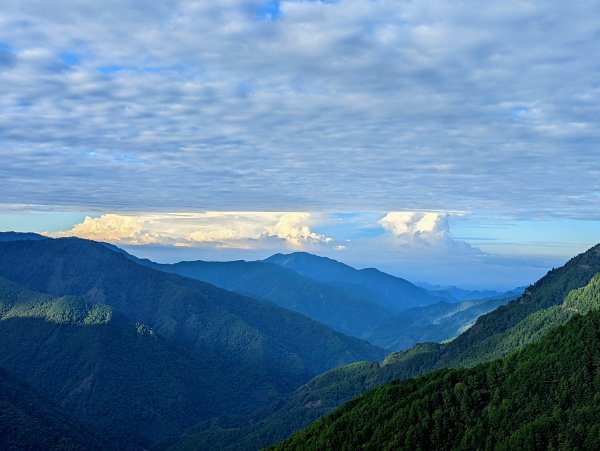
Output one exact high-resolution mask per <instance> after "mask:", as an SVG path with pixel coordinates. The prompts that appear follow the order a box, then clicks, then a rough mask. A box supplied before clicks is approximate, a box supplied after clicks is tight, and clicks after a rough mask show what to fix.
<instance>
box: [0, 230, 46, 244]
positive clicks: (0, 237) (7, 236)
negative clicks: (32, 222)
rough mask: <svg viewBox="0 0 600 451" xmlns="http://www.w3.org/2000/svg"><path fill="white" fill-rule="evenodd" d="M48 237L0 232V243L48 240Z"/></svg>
mask: <svg viewBox="0 0 600 451" xmlns="http://www.w3.org/2000/svg"><path fill="white" fill-rule="evenodd" d="M48 239H49V238H48V237H45V236H44V235H39V234H37V233H30V232H0V242H2V241H21V240H34V241H37V240H48Z"/></svg>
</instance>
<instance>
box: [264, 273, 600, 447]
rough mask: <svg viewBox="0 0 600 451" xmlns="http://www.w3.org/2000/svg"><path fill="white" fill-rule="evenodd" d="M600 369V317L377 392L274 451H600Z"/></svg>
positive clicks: (581, 318)
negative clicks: (489, 358)
mask: <svg viewBox="0 0 600 451" xmlns="http://www.w3.org/2000/svg"><path fill="white" fill-rule="evenodd" d="M599 281H600V279H597V280H596V283H598V282H599ZM595 296H596V297H598V291H597V287H596V291H595ZM588 301H589V302H595V301H593V300H591V301H590V300H589V299H586V300H585V302H588ZM596 301H597V299H596ZM599 367H600V311H598V310H596V311H593V312H592V313H589V314H587V315H585V316H579V315H577V316H576V317H575V318H573V319H572V320H570V321H569V322H568V323H567V324H566V325H564V326H559V327H558V328H557V329H555V330H554V331H553V332H551V333H550V334H549V335H547V336H546V337H544V338H542V339H541V340H540V341H539V342H537V343H535V344H530V345H528V346H527V347H526V348H524V349H523V350H522V351H520V352H518V353H516V354H514V355H511V356H510V357H508V358H506V359H504V360H495V361H493V362H490V363H486V364H482V365H478V366H476V367H474V368H471V369H455V370H440V371H436V372H433V373H430V374H427V375H425V376H421V377H418V378H415V379H410V380H408V381H397V382H393V383H391V384H388V385H385V386H383V387H380V388H376V389H374V390H372V391H371V392H369V393H367V394H366V395H363V396H361V397H360V398H357V399H355V400H353V401H351V402H348V403H347V404H345V405H344V406H342V407H341V408H340V409H338V410H336V411H335V412H334V413H333V414H331V415H330V416H328V417H326V418H323V419H322V420H319V421H318V422H317V423H315V424H314V425H312V426H311V427H309V428H308V429H306V430H304V431H302V432H300V433H298V434H296V435H294V436H293V437H291V438H290V439H288V440H286V441H284V442H283V443H281V444H280V445H278V446H276V447H275V448H274V449H281V450H294V449H298V450H321V451H322V450H350V449H373V450H383V449H390V450H391V449H406V450H414V449H505V450H514V449H564V450H572V449H590V450H591V449H600V372H599V371H598V368H599Z"/></svg>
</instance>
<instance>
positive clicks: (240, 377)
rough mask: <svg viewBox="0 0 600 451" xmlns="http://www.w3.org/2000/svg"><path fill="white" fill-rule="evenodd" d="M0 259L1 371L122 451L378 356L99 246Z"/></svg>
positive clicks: (6, 247) (70, 241)
mask: <svg viewBox="0 0 600 451" xmlns="http://www.w3.org/2000/svg"><path fill="white" fill-rule="evenodd" d="M0 255H2V258H1V259H0V277H2V278H4V279H5V280H4V281H3V282H2V284H1V286H2V291H1V293H2V312H3V316H2V321H0V328H1V329H3V333H2V336H5V337H7V338H6V339H3V340H2V343H1V344H0V347H1V350H0V367H2V368H4V369H5V370H8V371H10V372H11V373H13V374H15V375H16V376H17V377H20V378H22V379H23V380H24V381H25V382H27V383H28V384H30V385H31V386H33V387H34V388H35V389H36V390H38V391H39V392H40V394H42V395H43V396H45V397H46V398H48V399H49V400H51V401H53V402H55V403H57V404H59V405H60V406H62V407H64V408H67V409H68V410H69V411H70V412H72V413H73V414H74V415H75V416H76V417H77V418H78V419H80V420H81V421H82V422H83V423H84V425H86V426H87V427H90V428H92V429H94V430H98V431H101V432H103V433H104V434H105V436H106V437H107V438H109V439H110V440H111V441H112V442H113V443H116V444H118V445H119V446H123V447H125V448H128V449H135V448H143V447H147V446H149V445H150V444H152V443H154V442H155V441H157V440H159V439H162V438H164V437H166V436H169V435H173V434H178V433H181V432H182V431H183V430H184V429H185V428H186V427H188V426H191V425H193V423H195V422H197V421H200V420H203V419H207V418H210V417H212V416H218V415H221V414H224V413H225V412H227V413H230V414H231V413H247V412H250V411H252V410H254V409H256V408H258V407H260V406H262V405H266V404H268V403H269V402H271V401H273V400H275V399H277V398H278V397H280V396H282V395H285V394H287V393H290V392H291V391H293V390H294V389H295V388H297V387H298V386H299V385H301V384H302V383H303V382H306V381H307V380H308V379H310V378H311V377H313V376H316V375H317V374H320V373H322V372H323V371H325V370H327V369H330V368H334V367H337V366H340V365H343V364H345V363H350V362H353V361H357V360H364V359H367V360H379V359H381V358H382V357H383V356H384V355H385V352H384V351H382V350H381V349H379V348H377V347H375V346H372V345H370V344H369V343H367V342H365V341H361V340H359V339H356V338H352V337H348V336H345V335H342V334H339V333H337V332H334V331H333V330H331V329H329V328H327V327H326V326H323V325H321V324H320V323H317V322H315V321H313V320H310V319H308V318H306V317H305V316H302V315H300V314H298V313H294V312H290V311H288V310H284V309H282V308H280V307H277V306H275V305H273V304H271V303H267V302H263V301H258V300H256V299H252V298H247V297H244V296H241V295H238V294H235V293H231V292H228V291H225V290H222V289H219V288H217V287H214V286H212V285H208V284H206V283H202V282H199V281H195V280H192V279H188V278H184V277H180V276H177V275H174V274H167V273H164V272H161V271H157V270H154V269H151V268H148V267H145V266H141V265H139V264H137V263H135V262H133V261H132V260H130V259H129V258H127V257H126V256H124V255H123V254H122V253H119V252H115V251H114V250H112V249H111V248H110V247H107V246H105V245H103V244H102V243H96V242H92V241H87V240H80V239H74V238H66V239H56V240H54V239H53V240H19V241H10V242H2V243H0ZM1 329H0V330H1ZM157 387H160V390H157V389H156V388H157Z"/></svg>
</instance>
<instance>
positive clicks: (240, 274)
mask: <svg viewBox="0 0 600 451" xmlns="http://www.w3.org/2000/svg"><path fill="white" fill-rule="evenodd" d="M143 262H144V263H145V264H147V265H149V266H151V267H153V268H156V269H160V270H161V271H166V272H170V273H174V274H179V275H181V276H186V277H191V278H193V279H196V280H201V281H203V282H208V283H211V284H213V285H216V286H218V287H220V288H224V289H226V290H230V291H235V292H238V293H241V294H245V295H248V296H252V297H254V298H259V299H265V300H267V301H270V302H272V303H274V304H276V305H279V306H280V307H284V308H286V309H289V310H292V311H295V312H299V313H302V314H304V315H306V316H308V317H309V318H312V319H314V320H316V321H319V322H321V323H323V324H325V325H327V326H329V327H331V328H332V329H335V330H337V331H339V332H342V333H345V334H349V335H353V336H357V337H360V336H362V335H364V334H365V333H366V332H367V331H369V330H371V329H373V328H374V327H376V326H377V324H379V323H380V322H382V321H384V320H385V319H387V318H388V317H390V316H391V312H390V311H388V310H386V309H385V308H383V307H381V306H379V305H378V304H377V303H373V302H371V301H370V300H369V299H367V298H365V297H361V296H360V295H357V294H355V293H353V292H352V290H348V289H344V288H342V287H339V286H334V285H331V284H327V283H324V282H319V281H316V280H313V279H311V278H309V277H305V276H302V275H300V274H298V273H297V272H295V271H293V270H291V269H287V268H283V267H281V266H278V265H275V264H271V263H266V262H245V261H234V262H204V261H192V262H180V263H175V264H172V265H166V264H157V263H153V262H150V261H147V260H146V261H143Z"/></svg>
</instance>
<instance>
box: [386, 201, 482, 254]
mask: <svg viewBox="0 0 600 451" xmlns="http://www.w3.org/2000/svg"><path fill="white" fill-rule="evenodd" d="M450 217H451V215H450V214H449V213H445V212H415V211H394V212H389V213H387V214H386V215H385V216H384V217H383V218H381V219H380V220H379V221H378V224H379V225H380V226H381V227H383V228H384V229H385V230H386V231H387V232H388V233H387V236H384V238H383V240H384V241H385V242H387V243H389V244H390V245H392V246H396V247H401V248H402V249H403V252H404V256H403V257H404V258H406V256H407V255H408V254H412V253H414V252H416V253H417V254H414V255H413V256H417V255H420V257H421V258H422V257H423V254H422V252H423V251H430V252H432V253H433V254H436V255H440V254H444V253H445V254H448V255H449V256H450V255H451V256H452V257H458V256H461V255H465V254H468V255H472V254H482V252H481V250H479V249H477V248H475V247H473V246H471V245H470V244H468V243H467V242H465V241H462V240H457V239H455V238H453V237H452V234H451V233H450V224H449V218H450ZM390 237H392V239H391V240H390Z"/></svg>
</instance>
